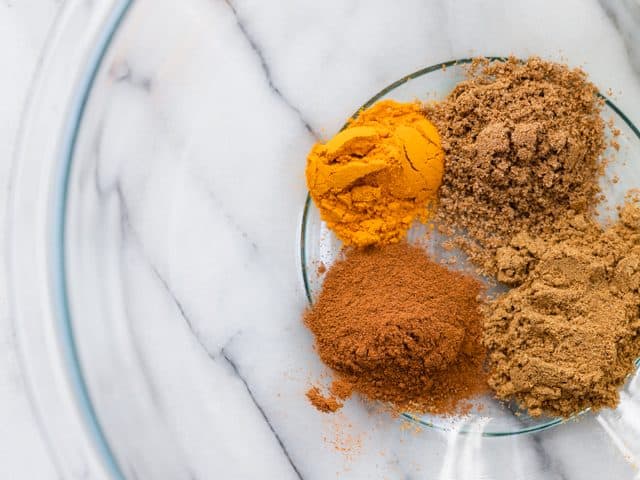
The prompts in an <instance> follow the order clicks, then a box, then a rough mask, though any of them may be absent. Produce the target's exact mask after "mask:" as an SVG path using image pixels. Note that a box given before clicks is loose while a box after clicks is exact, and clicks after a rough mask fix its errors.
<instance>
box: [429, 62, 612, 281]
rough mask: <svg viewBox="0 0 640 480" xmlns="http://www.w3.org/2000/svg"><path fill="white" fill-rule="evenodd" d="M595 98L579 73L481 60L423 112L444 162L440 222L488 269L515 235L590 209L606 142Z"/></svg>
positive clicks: (491, 270)
mask: <svg viewBox="0 0 640 480" xmlns="http://www.w3.org/2000/svg"><path fill="white" fill-rule="evenodd" d="M596 94H597V89H596V87H595V86H594V85H593V84H592V83H590V82H589V81H587V77H586V74H585V73H584V71H582V70H580V69H573V70H571V69H569V68H568V67H567V66H566V65H560V64H557V63H552V62H546V61H543V60H541V59H540V58H536V57H533V58H530V59H529V60H527V61H526V62H519V61H518V60H517V59H515V58H509V59H508V60H507V61H504V62H502V61H495V62H488V61H486V60H477V61H475V62H474V63H473V64H472V65H471V67H470V70H469V72H468V79H467V80H465V81H463V82H460V83H459V84H458V85H457V86H456V87H455V88H454V89H453V91H452V92H451V93H450V94H449V95H448V96H447V98H446V99H445V100H444V101H442V102H437V103H433V104H430V105H428V106H427V112H426V115H427V116H428V117H429V118H430V119H431V120H432V121H433V122H434V123H435V125H436V126H437V127H438V130H439V132H440V135H441V137H442V146H443V148H444V150H445V153H446V158H447V160H446V169H445V174H444V178H443V182H442V187H441V188H440V193H439V196H440V205H439V208H438V212H437V220H438V223H439V224H440V225H441V226H442V227H443V230H444V231H445V233H447V234H449V235H452V236H454V244H455V245H456V246H458V247H460V248H462V249H463V250H464V251H465V252H466V253H467V254H468V255H469V256H470V258H471V259H472V260H473V261H474V262H475V263H476V264H477V265H478V266H479V267H481V268H482V269H483V270H484V271H485V272H486V273H488V274H491V275H495V273H496V258H495V253H496V251H497V249H498V248H500V247H501V246H503V245H506V244H508V243H509V241H510V240H511V237H513V236H514V235H515V234H518V233H521V232H527V233H529V234H531V235H534V236H535V235H540V234H543V233H545V232H548V231H550V229H551V228H552V225H553V224H554V223H555V222H556V221H557V220H559V219H560V218H562V217H563V216H564V215H565V214H566V212H567V211H568V210H572V211H574V212H577V213H586V214H591V213H592V212H593V209H594V206H595V204H596V203H597V202H596V194H597V193H598V182H597V177H598V174H599V172H600V171H601V166H600V164H599V162H598V157H599V156H600V154H601V153H602V152H603V150H604V146H605V140H604V122H603V120H602V118H601V117H600V110H601V101H600V100H599V99H598V97H597V96H596Z"/></svg>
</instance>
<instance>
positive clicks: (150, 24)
mask: <svg viewBox="0 0 640 480" xmlns="http://www.w3.org/2000/svg"><path fill="white" fill-rule="evenodd" d="M1 5H2V6H1V7H0V8H2V9H3V10H2V15H0V35H2V36H1V37H0V40H6V41H3V42H1V43H2V45H0V48H5V49H7V50H6V51H7V52H8V53H7V55H11V58H14V57H15V58H16V61H15V62H13V64H15V65H16V67H17V69H18V70H19V72H18V74H19V75H16V77H21V78H23V79H24V81H26V78H27V77H28V76H29V74H30V73H31V72H32V70H33V67H34V65H35V62H36V58H37V57H36V52H37V51H38V49H39V48H40V46H41V45H42V43H43V41H44V38H45V30H46V26H47V25H48V24H49V23H50V22H51V19H52V16H53V14H54V12H55V10H56V6H57V4H56V3H54V2H45V1H41V2H35V1H33V2H19V1H16V2H10V3H8V4H7V3H5V4H1ZM87 6H88V8H90V6H91V2H88V3H87ZM5 11H6V12H7V14H6V15H4V12H5ZM124 25H125V29H124V30H123V31H122V34H121V36H119V37H116V42H117V43H116V48H114V49H113V50H112V51H110V52H109V53H108V55H107V56H106V58H105V63H104V66H103V69H102V71H101V73H100V74H99V75H98V78H97V80H96V87H95V88H96V91H100V92H101V94H100V95H96V96H95V97H94V98H92V100H91V103H90V105H89V108H88V110H87V113H86V116H85V131H84V133H83V134H82V135H81V138H80V141H79V143H78V154H77V155H78V162H77V163H76V164H75V165H74V171H73V172H72V189H71V191H70V199H71V201H72V203H73V205H74V206H73V207H72V208H71V209H70V216H71V218H70V231H71V232H72V233H71V234H70V242H72V245H73V247H74V248H73V250H72V251H73V252H74V255H73V256H72V258H71V259H70V272H71V278H72V280H71V283H70V287H71V296H72V312H73V313H74V316H75V318H81V319H82V321H81V322H80V321H77V323H76V324H75V328H76V333H77V336H78V338H81V339H82V343H81V345H80V356H81V359H82V360H83V361H84V362H85V368H87V371H88V373H87V381H88V385H89V388H90V391H91V394H92V397H93V399H94V401H95V407H96V411H97V412H98V416H99V417H100V421H101V423H102V425H103V428H104V430H105V433H106V437H107V439H108V441H109V442H110V443H111V446H112V449H113V451H114V452H115V454H116V457H117V459H118V462H119V463H120V466H121V468H122V470H123V472H124V473H125V475H126V476H127V477H128V478H142V479H147V478H150V479H153V480H156V479H164V478H167V479H172V478H177V479H181V478H217V477H220V478H309V479H326V478H390V479H395V478H406V479H410V478H411V479H413V478H416V479H417V478H424V479H432V478H438V479H442V480H452V479H465V480H467V479H474V478H486V479H500V478H521V479H557V480H573V479H576V480H584V479H601V478H619V479H627V478H635V477H636V476H637V474H638V472H637V470H636V467H635V466H633V465H632V461H633V458H634V456H637V455H638V453H639V451H638V447H639V446H640V443H638V442H636V441H635V440H638V437H637V436H635V437H634V436H633V435H630V434H629V433H628V432H625V431H624V430H623V429H622V428H621V426H620V425H621V424H622V423H623V422H631V423H633V421H635V420H634V419H636V418H637V415H636V413H637V410H636V407H635V403H634V402H631V401H629V402H627V403H625V406H626V407H625V409H623V410H621V411H619V412H617V413H616V414H615V415H612V414H608V415H603V416H601V417H598V418H586V419H583V420H582V421H580V422H577V423H571V424H568V425H563V426H561V427H559V428H555V429H552V430H549V431H546V432H542V433H540V434H536V435H527V436H519V437H515V438H510V439H480V438H478V437H473V436H467V437H464V436H455V435H447V434H442V433H438V432H433V431H430V432H428V431H423V432H420V433H416V432H413V431H407V430H402V429H400V428H399V423H398V421H396V420H393V419H388V418H386V417H380V416H376V415H372V413H371V412H370V411H368V410H367V409H366V408H364V407H363V406H362V405H361V404H359V403H358V402H357V401H355V400H353V401H350V402H349V403H348V405H347V406H346V408H345V409H344V411H343V412H342V413H341V414H339V415H337V416H333V417H331V416H325V415H322V414H319V413H317V412H315V411H314V410H312V409H311V408H310V407H309V405H308V404H307V402H306V400H305V399H304V396H303V393H304V390H305V388H306V386H307V385H308V383H309V380H310V379H315V378H317V376H318V375H319V374H320V373H321V371H322V368H321V366H320V365H319V364H318V361H317V359H315V357H314V354H313V352H312V350H311V339H310V338H309V335H308V334H307V333H306V332H305V331H304V328H303V327H302V326H301V324H300V320H299V316H300V312H301V310H302V309H303V308H304V296H303V294H302V290H301V284H300V277H299V271H298V265H297V263H296V254H297V252H296V250H295V249H296V244H295V237H296V233H297V229H298V222H299V213H300V210H301V206H302V202H303V200H304V193H305V192H304V185H303V182H302V179H303V168H304V163H303V159H304V155H305V153H306V151H307V150H308V148H309V147H310V145H311V144H312V143H313V141H314V140H315V139H316V138H319V137H327V136H329V135H331V134H332V133H333V132H335V131H336V129H338V128H339V126H340V125H341V124H342V122H343V121H344V118H345V116H347V115H349V114H350V113H351V112H353V111H354V110H355V109H356V108H357V107H358V106H359V105H361V104H362V103H363V102H364V101H365V100H366V99H368V98H369V97H370V96H371V95H372V94H373V93H375V92H377V91H378V90H380V89H381V88H382V87H384V86H386V85H387V84H389V83H390V82H392V81H394V80H396V79H397V78H399V77H401V76H403V75H405V74H407V73H409V72H412V71H414V70H417V69H418V68H421V67H423V66H426V65H430V64H434V63H438V62H442V61H446V60H449V59H452V58H459V57H466V56H469V55H474V54H485V55H505V54H509V53H513V54H515V55H518V56H528V55H531V54H540V55H543V56H547V57H552V58H564V59H566V60H567V61H568V62H569V63H571V64H572V65H581V66H583V67H584V68H585V69H586V70H587V71H588V72H589V73H590V74H591V77H592V79H593V80H594V81H595V82H596V83H597V84H598V85H599V86H600V87H601V89H602V90H606V89H608V88H611V89H612V90H613V92H614V95H615V100H616V102H617V103H618V104H619V105H620V107H621V108H622V109H623V110H624V111H625V112H626V113H627V114H628V115H629V116H630V117H631V118H632V119H634V120H636V121H637V122H640V102H639V101H638V100H639V99H640V50H639V49H638V45H639V44H640V37H639V35H640V34H639V33H638V32H640V4H639V3H638V2H637V1H636V0H602V2H597V1H587V0H568V1H565V2H558V1H541V2H531V1H515V2H502V1H497V0H493V1H484V2H475V1H465V2H462V1H418V0H415V1H411V0H403V1H398V2H393V4H392V3H391V2H384V1H368V2H364V1H359V2H358V1H343V0H332V1H326V2H317V1H316V2H303V3H301V2H295V1H280V2H277V6H274V3H273V2H261V1H257V0H253V1H251V0H226V1H224V0H211V1H205V0H190V1H188V2H180V7H177V3H176V2H170V1H169V0H159V1H155V2H152V1H151V0H140V1H139V2H137V3H136V4H135V5H134V7H133V8H132V10H131V12H130V13H129V17H128V18H127V19H126V20H125V24H124ZM5 37H6V38H5ZM0 81H2V82H7V85H6V86H5V85H2V84H0V86H1V87H3V88H1V89H0V91H1V92H2V95H4V96H6V98H4V97H3V103H2V108H3V110H2V113H3V115H2V121H3V124H2V127H3V128H2V134H3V135H5V134H6V136H7V138H10V137H11V136H12V135H13V134H14V133H15V125H16V115H17V112H18V110H19V106H20V104H21V102H22V100H23V98H24V94H25V93H24V92H25V89H24V85H23V84H24V81H22V82H15V80H13V81H12V82H11V83H10V82H9V81H8V80H6V79H2V80H0ZM16 91H18V92H19V95H15V93H14V92H16ZM5 105H7V106H8V107H9V108H8V109H7V111H6V112H5V111H4V106H5ZM5 121H6V123H4V122H5ZM0 143H2V142H0ZM5 143H6V142H5ZM0 148H6V147H5V145H2V146H0ZM1 151H2V153H6V154H7V155H9V151H7V152H5V151H4V150H1ZM7 163H8V162H7ZM238 164H241V165H243V166H245V165H246V166H250V167H251V168H250V169H249V168H239V167H238ZM2 168H3V170H2V175H1V178H2V179H3V181H4V182H6V181H7V180H6V172H5V170H6V169H7V167H6V166H3V167H2ZM249 172H250V173H249ZM76 252H77V254H76ZM96 272H98V274H97V275H96ZM0 278H1V277H0ZM114 285H115V287H114ZM0 301H2V299H0ZM96 306H98V308H96ZM0 341H1V342H2V344H3V345H4V346H5V347H6V348H5V349H4V350H3V351H4V352H6V355H4V354H3V355H2V356H0V360H2V361H1V363H0V389H1V390H0V406H1V407H2V409H1V410H0V424H2V425H9V429H8V431H6V432H4V431H2V430H0V478H5V477H6V478H18V479H20V478H43V479H45V480H46V479H48V478H55V477H54V475H53V469H52V467H51V463H50V462H49V461H48V457H47V453H46V450H45V448H44V446H43V443H42V442H41V441H40V440H39V437H38V432H37V430H36V428H35V426H34V422H33V420H31V417H30V416H29V408H28V406H27V403H26V396H25V393H24V390H23V388H22V386H21V385H22V382H21V379H20V374H19V369H18V368H17V366H16V362H15V356H14V353H13V342H12V333H11V329H10V322H8V319H7V318H6V315H5V316H3V317H2V323H0ZM5 389H6V393H5ZM5 405H6V406H5ZM5 416H6V418H5ZM632 433H633V432H632ZM637 433H638V432H637V431H635V434H636V435H637ZM625 435H626V436H625ZM634 442H635V443H634ZM336 444H337V445H336ZM336 446H338V447H340V446H346V447H350V448H349V449H348V451H347V452H346V453H345V452H344V451H341V450H340V448H336ZM5 452H6V461H5V457H4V456H5ZM636 458H637V457H636ZM3 468H7V469H8V470H6V472H5V471H2V469H3ZM70 478H71V477H70ZM75 478H85V477H83V476H82V474H81V473H78V474H77V475H74V476H73V478H72V480H74V479H75ZM89 480H91V479H89Z"/></svg>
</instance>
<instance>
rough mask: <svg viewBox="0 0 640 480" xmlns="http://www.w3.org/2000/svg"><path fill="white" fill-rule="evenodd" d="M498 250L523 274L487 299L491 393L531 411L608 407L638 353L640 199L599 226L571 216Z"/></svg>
mask: <svg viewBox="0 0 640 480" xmlns="http://www.w3.org/2000/svg"><path fill="white" fill-rule="evenodd" d="M501 258H502V259H503V263H502V264H501V268H503V269H507V270H509V271H510V274H509V275H510V276H511V277H512V278H513V273H512V272H515V273H516V275H515V277H517V278H523V279H524V281H523V283H522V284H521V285H520V286H518V287H517V288H514V289H512V290H510V291H509V292H508V293H506V294H505V295H502V296H501V297H499V298H498V299H497V300H495V301H494V302H493V303H491V304H489V305H488V306H487V320H486V325H485V332H484V338H485V343H486V345H487V347H488V348H489V349H490V351H491V354H490V356H489V360H490V366H491V376H490V378H489V383H490V385H491V387H492V388H493V389H494V390H495V392H496V394H497V396H498V398H501V399H507V398H510V397H512V396H515V397H516V399H518V400H519V401H520V403H521V405H523V406H524V407H525V408H527V409H528V412H529V414H530V415H540V414H542V413H547V414H552V415H559V416H569V415H572V414H575V413H577V412H580V411H581V410H583V409H585V408H592V409H600V408H603V407H615V405H616V404H617V403H618V398H619V394H618V386H619V385H621V384H622V382H623V381H624V380H625V378H626V377H627V375H628V374H629V373H631V372H632V371H633V370H634V360H635V359H636V358H638V357H639V356H640V317H639V315H638V312H640V207H638V205H636V204H634V203H627V204H626V205H625V206H624V207H623V208H622V209H621V211H620V219H619V220H618V222H617V223H615V224H614V225H612V226H611V227H610V228H608V229H606V230H603V229H602V228H601V227H600V226H599V225H598V224H597V223H596V222H595V221H593V220H590V219H585V217H584V216H582V215H577V216H574V217H572V218H569V219H566V220H565V221H564V222H562V223H560V224H558V225H557V231H556V232H555V233H553V234H552V235H550V236H548V237H546V238H544V239H534V238H531V237H528V236H526V235H523V236H520V237H519V238H518V239H517V240H514V241H513V242H512V245H511V246H509V247H505V248H504V249H503V250H502V251H501ZM527 271H528V273H525V272H527Z"/></svg>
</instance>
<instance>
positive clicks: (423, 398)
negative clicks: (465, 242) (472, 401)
mask: <svg viewBox="0 0 640 480" xmlns="http://www.w3.org/2000/svg"><path fill="white" fill-rule="evenodd" d="M481 292H482V286H481V284H480V283H479V282H478V281H477V280H475V279H473V278H472V277H470V276H467V275H464V274H462V273H459V272H452V271H449V270H447V269H446V268H444V267H442V266H440V265H438V264H436V263H434V262H433V261H431V260H430V259H429V257H428V256H427V255H426V253H425V252H424V251H423V250H422V249H420V248H418V247H413V246H409V245H407V244H405V243H401V244H397V245H389V246H385V247H372V248H368V249H358V250H348V251H347V252H346V255H345V258H344V259H342V260H339V261H337V262H336V263H335V264H334V265H333V266H332V267H331V268H330V269H329V271H328V272H327V274H326V278H325V281H324V285H323V289H322V292H321V293H320V296H319V298H318V300H317V302H316V303H315V304H314V305H313V307H312V308H311V309H310V310H308V311H307V312H306V314H305V317H304V321H305V323H306V325H307V326H308V327H309V328H310V329H311V331H312V332H313V333H314V335H315V338H316V349H317V351H318V354H319V355H320V357H321V359H322V360H323V361H324V363H325V364H326V365H328V366H329V367H331V368H332V369H333V371H334V372H335V373H336V374H337V378H338V381H337V382H334V385H333V386H332V392H331V393H332V395H333V397H334V398H333V400H334V401H335V397H337V398H344V397H346V396H349V395H350V394H351V391H352V390H354V391H356V392H358V393H360V394H362V395H364V396H365V397H367V398H369V399H372V400H381V401H383V402H390V403H392V404H393V405H394V406H395V407H397V408H399V409H406V410H410V411H415V412H434V413H452V412H453V411H454V410H455V408H456V406H457V404H458V402H459V401H460V400H462V399H467V398H470V397H472V396H473V395H475V394H478V393H481V392H483V391H485V390H487V384H486V374H485V372H484V370H483V361H484V359H485V354H486V352H485V348H484V347H483V346H482V342H481V337H482V316H481V312H480V308H479V301H478V295H480V294H481ZM316 393H318V392H316V391H314V392H312V395H314V398H312V399H311V400H312V402H313V403H314V404H315V405H316V406H318V405H320V406H322V408H321V409H323V410H325V408H324V407H325V403H326V402H325V401H326V400H327V399H329V400H330V399H331V397H328V398H327V397H324V399H320V400H318V399H317V397H316V396H315V394H316ZM314 400H317V401H314ZM327 409H329V410H331V409H332V407H331V408H327Z"/></svg>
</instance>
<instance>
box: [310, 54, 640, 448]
mask: <svg viewBox="0 0 640 480" xmlns="http://www.w3.org/2000/svg"><path fill="white" fill-rule="evenodd" d="M489 58H490V59H491V60H501V58H498V57H489ZM471 61H472V59H469V58H464V59H458V60H451V61H448V62H445V63H442V64H438V65H432V66H430V67H426V68H423V69H420V70H418V71H416V72H413V73H411V74H409V75H406V76H404V77H402V78H400V79H399V80H397V81H395V82H393V83H392V84H390V85H389V86H387V87H385V88H384V89H382V90H381V91H380V92H378V93H377V94H375V95H374V96H373V97H371V99H369V100H368V101H367V102H366V103H365V104H364V105H363V106H362V107H361V109H362V108H367V107H369V106H371V105H373V104H374V103H375V102H377V101H378V100H384V99H393V100H397V101H401V102H403V101H405V102H406V101H413V100H422V101H426V100H437V99H442V98H444V97H445V96H446V95H447V94H448V93H449V92H450V91H451V90H452V89H453V87H454V86H455V85H456V84H457V83H458V82H460V81H461V80H463V79H464V75H465V69H466V66H467V65H468V64H469V63H470V62H471ZM602 99H603V100H604V108H603V111H602V115H603V118H605V119H607V120H610V121H611V122H612V123H610V124H609V126H608V128H607V135H608V137H609V138H608V140H611V130H612V129H614V128H615V129H618V130H619V131H620V134H619V136H618V137H617V138H616V140H619V142H618V143H619V144H620V147H619V150H614V149H613V148H612V147H611V146H609V147H608V148H607V150H606V151H605V152H604V153H603V156H604V157H606V158H613V159H615V161H613V162H611V163H610V164H609V166H608V167H607V171H606V174H605V175H604V176H603V177H602V179H601V182H600V186H601V188H602V191H603V193H604V194H605V198H606V200H605V201H604V202H602V204H601V205H600V210H599V213H600V218H599V219H600V220H601V222H602V223H605V222H607V221H610V220H613V219H614V217H613V216H612V215H613V213H612V212H615V208H613V207H615V206H617V205H621V204H622V203H623V201H624V196H625V193H626V192H627V191H628V190H629V189H632V188H638V187H640V171H639V170H638V167H637V162H638V160H637V158H638V156H639V155H640V132H639V131H638V129H637V127H636V126H635V125H634V124H633V123H632V122H631V121H630V120H629V118H628V117H627V116H625V114H624V113H623V112H621V111H620V109H619V108H618V107H616V105H615V104H614V103H613V102H612V101H611V100H609V99H607V98H606V97H604V96H602ZM359 110H360V109H358V110H357V111H356V112H355V113H354V115H357V112H358V111H359ZM608 143H610V142H608ZM614 177H617V179H619V180H616V182H612V181H611V180H612V179H613V178H614ZM430 231H432V233H431V234H429V235H428V236H427V234H426V230H425V227H424V226H422V225H415V226H414V227H413V228H412V229H411V230H410V231H409V233H408V240H409V241H410V242H417V241H420V244H421V245H425V246H426V249H427V250H428V252H429V253H430V255H431V256H432V257H433V258H434V259H435V260H436V261H440V260H443V261H445V260H447V258H449V257H451V256H454V257H456V262H455V263H454V265H455V266H454V267H451V268H455V269H458V270H463V271H464V270H467V271H471V270H472V268H470V265H469V262H468V261H466V259H465V257H464V255H463V254H462V253H461V252H453V253H452V252H448V251H445V249H443V248H442V246H441V245H442V240H443V238H441V235H440V234H438V233H437V229H430ZM424 238H428V239H429V240H428V242H426V244H425V242H424ZM421 240H422V241H421ZM300 246H301V248H300V257H301V264H302V277H303V281H304V285H305V292H306V295H307V299H308V301H309V302H310V303H313V301H314V300H315V298H316V297H317V295H318V293H319V292H320V289H321V288H322V281H323V279H324V277H325V274H326V268H324V269H322V270H321V271H322V272H323V273H319V270H318V266H320V265H323V266H324V267H329V266H330V265H331V264H332V263H333V262H334V261H335V259H336V258H337V256H338V254H339V252H340V249H341V247H342V244H341V242H340V240H339V239H338V238H337V237H336V236H335V234H334V233H333V232H332V231H331V230H330V229H329V228H328V227H327V225H326V224H325V223H324V222H323V221H322V220H321V219H320V212H319V211H318V209H317V208H316V207H315V205H314V204H313V202H312V201H311V198H310V197H309V196H307V200H306V202H305V206H304V213H303V217H302V228H301V237H300ZM483 280H484V282H485V285H486V286H487V288H488V293H496V292H497V291H504V290H506V288H504V287H502V288H501V287H500V286H497V287H496V286H494V285H492V283H490V282H489V281H488V280H487V279H483ZM637 375H638V373H637V372H636V374H635V375H634V376H633V378H635V377H636V376H637ZM631 383H633V379H631V380H630V381H629V385H630V384H631ZM627 389H628V385H627ZM473 404H474V408H473V409H472V410H471V411H470V412H469V414H467V415H460V416H440V415H423V416H416V415H411V414H403V415H404V416H405V418H408V419H411V420H412V421H415V422H418V423H419V424H420V425H423V426H426V427H432V428H439V429H443V430H453V431H456V432H458V433H471V432H475V433H479V434H481V435H483V436H505V435H513V434H518V433H527V432H534V431H537V430H542V429H545V428H549V427H552V426H555V425H558V424H560V423H562V422H563V421H566V419H561V418H549V417H545V416H538V417H531V416H529V415H528V414H527V412H526V411H523V410H521V409H520V408H519V407H518V405H517V403H516V402H500V401H498V400H496V399H495V398H493V397H492V396H491V395H489V394H487V395H485V396H483V397H481V398H478V399H474V401H473Z"/></svg>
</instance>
